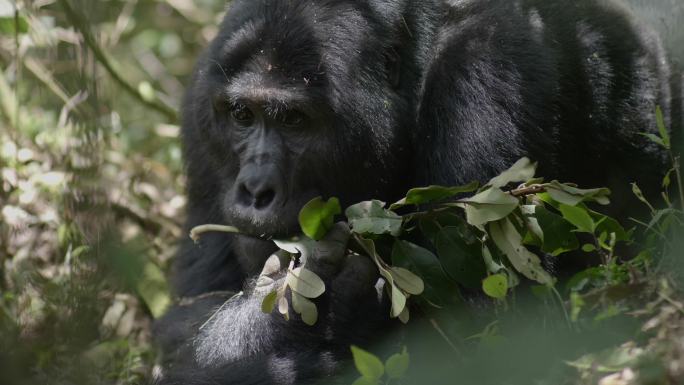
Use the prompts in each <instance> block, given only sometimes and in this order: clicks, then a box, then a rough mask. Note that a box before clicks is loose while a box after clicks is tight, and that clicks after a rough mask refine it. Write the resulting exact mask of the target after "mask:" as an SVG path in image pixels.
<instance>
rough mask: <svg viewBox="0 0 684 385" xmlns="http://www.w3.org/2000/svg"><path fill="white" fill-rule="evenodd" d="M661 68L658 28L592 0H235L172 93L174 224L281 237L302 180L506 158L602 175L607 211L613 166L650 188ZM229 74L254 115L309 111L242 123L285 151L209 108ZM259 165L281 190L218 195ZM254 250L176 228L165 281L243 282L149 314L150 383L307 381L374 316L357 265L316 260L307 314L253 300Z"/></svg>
mask: <svg viewBox="0 0 684 385" xmlns="http://www.w3.org/2000/svg"><path fill="white" fill-rule="evenodd" d="M669 78H670V73H669V69H668V65H667V63H666V60H665V57H664V54H663V52H662V50H661V46H660V45H659V42H658V40H657V39H656V38H655V37H654V36H652V35H651V34H649V33H648V32H647V31H645V30H643V29H641V28H640V27H638V26H637V25H636V24H635V23H634V22H633V21H632V19H631V18H630V15H628V14H627V12H625V11H624V10H622V9H620V8H619V7H617V6H615V5H613V4H612V3H610V2H608V1H603V0H443V1H441V0H420V1H410V0H235V1H233V2H232V4H231V5H230V9H229V12H228V14H227V17H226V19H225V20H224V22H223V23H222V25H221V28H220V33H219V34H218V36H217V37H216V39H215V40H214V41H213V42H212V43H211V45H210V46H209V48H208V49H207V50H206V52H205V54H204V55H203V56H202V58H201V59H200V60H199V63H198V64H197V69H196V72H195V75H194V78H193V80H192V82H191V85H190V87H189V89H188V92H187V95H186V99H185V105H184V109H183V117H184V122H183V143H184V148H185V159H186V164H187V173H188V196H189V201H188V202H189V207H188V216H189V218H188V221H187V227H188V228H191V227H193V226H196V225H200V224H206V223H226V224H235V225H238V226H240V227H241V228H243V229H245V228H246V229H248V231H250V232H252V233H254V234H257V235H259V234H266V235H284V234H292V233H293V232H295V231H296V229H297V227H296V223H297V222H296V213H297V211H298V210H299V208H300V207H301V205H302V204H303V203H304V202H306V201H307V200H308V199H310V198H311V197H313V196H316V195H323V196H338V197H339V198H340V199H341V201H342V202H343V205H345V204H350V203H354V202H356V201H360V200H365V199H369V198H379V199H384V200H387V201H393V200H395V199H397V198H399V197H400V196H401V195H402V194H403V193H404V192H405V191H406V189H407V188H409V187H414V186H420V185H428V184H442V185H457V184H463V183H466V182H469V181H472V180H480V181H483V180H487V179H489V178H490V177H492V176H494V175H496V174H497V173H499V172H500V171H502V170H504V169H505V168H507V167H508V166H510V165H511V164H512V163H513V162H515V161H516V160H517V159H519V158H520V157H522V156H528V157H530V158H532V159H534V160H536V161H538V162H539V164H540V171H539V174H541V175H543V176H545V177H547V178H548V179H551V178H554V179H560V180H563V181H571V182H575V183H578V184H580V185H582V186H588V187H589V186H605V185H608V186H609V187H611V188H612V189H613V191H614V201H616V203H615V204H614V205H613V208H614V210H616V211H617V212H618V213H619V212H620V211H621V210H623V209H624V208H625V207H626V206H627V205H631V204H633V203H634V201H633V200H630V198H629V197H630V196H631V195H630V193H629V191H630V186H629V182H633V181H637V182H639V184H640V186H641V187H642V188H644V189H645V190H647V193H654V191H655V190H656V189H657V187H658V185H659V178H660V175H661V172H662V170H663V169H664V167H665V166H664V161H665V155H664V153H663V152H662V151H660V150H659V149H658V148H657V147H656V146H655V145H653V144H651V143H649V142H648V141H647V140H646V139H645V138H644V137H643V136H641V135H640V133H642V132H651V133H655V132H656V131H657V130H656V128H655V114H654V112H655V106H656V105H660V106H661V108H662V109H663V111H664V112H665V116H666V121H667V124H670V113H671V106H670V100H671V94H670V92H671V90H670V88H669V85H668V84H669V83H668V82H669ZM246 90H253V91H249V92H251V94H249V95H251V96H249V97H255V98H260V99H259V100H262V101H263V103H264V105H267V107H264V111H266V112H265V113H264V114H265V115H264V116H266V117H265V118H264V119H265V120H264V121H266V120H268V119H270V116H277V115H278V114H279V113H281V111H282V110H287V109H288V108H290V107H291V106H292V105H294V106H297V108H298V109H300V110H302V111H304V112H305V113H307V114H308V115H309V116H310V117H311V120H310V121H311V122H313V123H315V124H312V125H313V126H312V127H308V128H307V130H302V131H301V132H296V133H291V132H289V131H288V133H282V134H281V133H277V134H276V136H273V137H271V136H264V137H262V138H261V139H259V140H260V142H259V143H262V141H266V142H267V143H283V144H282V146H283V148H285V150H282V151H281V149H280V148H279V147H278V148H277V149H275V147H277V146H280V144H268V146H264V145H263V143H262V144H255V143H254V141H253V140H251V139H248V138H250V136H249V135H252V134H251V133H248V132H245V133H243V134H239V135H238V134H237V133H236V132H238V130H237V129H236V128H235V127H234V125H233V126H231V124H232V123H230V122H228V121H227V120H224V119H225V117H224V116H222V114H223V113H224V112H222V111H223V110H222V106H220V105H219V106H218V107H217V98H218V100H219V104H221V103H223V102H225V103H226V105H228V104H231V103H233V104H234V103H236V101H237V100H240V98H243V97H244V95H243V93H244V92H247V91H246ZM217 95H219V96H218V97H217ZM222 98H223V99H222ZM673 112H675V113H679V114H681V108H678V109H675V111H673ZM240 132H242V131H240ZM264 132H267V131H264ZM268 132H270V131H268ZM282 132H285V131H282ZM240 135H242V136H240ZM268 135H271V134H268ZM245 138H247V139H245ZM243 142H244V143H243ZM286 150H287V151H286ZM249 154H252V155H254V154H256V155H254V156H257V155H258V156H257V157H262V158H264V159H266V158H268V159H266V160H263V162H262V160H257V161H254V160H253V159H252V158H254V156H252V158H250V156H249ZM273 157H275V158H277V161H273ZM259 159H261V158H259ZM250 162H252V163H250ZM253 164H256V165H257V166H258V167H257V166H254V167H256V168H255V169H254V170H256V171H254V170H252V171H249V172H248V171H245V169H246V168H247V167H252V165H253ZM264 164H269V165H270V166H269V167H271V166H273V167H271V168H269V171H268V172H266V171H263V170H264V167H265V166H264ZM259 170H261V171H259ZM274 170H275V171H274ZM270 178H274V180H278V181H280V183H278V184H277V186H270V185H269V186H270V187H268V188H270V189H271V190H273V191H275V192H274V194H275V195H276V198H275V201H276V202H283V203H282V204H279V205H278V206H277V207H275V208H270V207H269V208H268V210H267V211H265V213H266V214H268V215H262V214H264V212H257V211H255V210H256V209H255V208H254V207H247V208H245V209H244V210H242V209H240V210H242V211H240V210H238V209H235V207H237V206H236V205H237V204H236V203H235V202H236V201H235V199H237V198H235V196H236V195H235V194H237V192H236V191H237V190H238V188H239V186H238V185H239V184H240V183H243V182H242V180H243V179H244V180H247V181H252V182H250V183H262V182H263V180H264V179H270ZM267 182H268V181H267ZM245 183H246V182H245ZM264 183H266V182H264ZM269 183H270V182H269ZM649 189H652V190H649ZM269 191H270V190H269ZM248 206H249V205H248ZM273 251H274V246H273V245H272V244H271V243H270V242H266V241H259V240H255V239H254V238H251V237H243V236H231V235H226V234H217V233H214V234H207V235H206V236H205V237H203V239H202V242H201V244H200V246H197V245H194V244H193V243H192V242H191V241H189V240H186V241H184V243H183V245H182V246H181V250H180V253H179V255H178V257H177V261H176V266H175V267H176V273H175V287H176V289H177V294H178V295H179V296H182V297H192V296H197V295H202V294H205V293H210V292H214V291H234V292H238V291H240V290H244V294H243V295H242V296H240V297H238V298H234V299H232V300H230V301H228V302H226V303H225V304H224V300H225V299H226V298H227V297H221V299H220V300H217V299H215V298H214V299H206V298H204V299H200V300H198V301H195V302H193V303H192V304H189V305H184V306H180V307H178V308H176V309H174V310H172V311H171V312H170V313H169V314H168V315H167V316H166V317H165V318H164V319H163V320H162V321H161V322H159V323H158V324H157V328H156V330H157V335H158V341H159V342H160V343H161V345H162V346H163V348H164V350H165V352H166V358H167V365H166V370H165V371H164V375H163V377H162V379H161V380H160V383H163V384H271V383H277V384H290V383H297V384H301V383H305V382H307V381H309V380H313V379H316V378H326V376H330V375H333V374H334V373H335V372H336V370H337V369H338V367H339V363H340V362H341V361H340V360H342V359H343V358H344V357H347V356H348V346H349V344H351V343H357V344H362V345H363V344H367V343H368V342H369V341H371V340H372V338H371V337H372V336H374V335H375V332H376V331H377V330H379V329H378V328H384V327H385V326H384V325H386V323H387V320H386V317H387V311H386V309H385V308H383V307H382V305H381V304H378V303H376V302H374V301H372V300H369V298H372V297H373V295H372V294H371V293H372V292H373V290H374V288H373V285H372V283H373V280H374V275H373V273H372V272H370V273H369V271H370V270H368V268H367V266H366V267H364V266H363V263H361V264H359V263H344V264H342V265H341V266H339V267H338V269H337V270H336V271H335V273H334V274H332V275H330V276H328V277H326V279H327V280H328V282H329V289H328V291H327V292H326V293H325V294H324V295H323V298H322V299H320V301H319V310H320V311H321V315H322V316H321V319H320V320H319V323H317V324H316V326H314V327H308V326H306V325H304V324H303V323H302V322H301V321H299V320H290V321H289V322H285V321H283V320H282V317H281V316H280V315H265V314H262V313H261V312H260V310H259V303H260V296H259V295H256V294H254V293H253V289H252V284H251V282H252V278H254V277H255V275H257V274H258V273H259V271H260V269H261V267H262V266H263V263H264V261H265V259H266V257H268V256H269V255H270V254H271V253H272V252H273ZM359 269H361V270H362V271H363V272H362V273H361V274H359ZM360 278H363V279H360ZM221 304H222V305H221ZM219 306H220V308H219V310H218V311H216V309H217V308H218V307H219ZM214 311H216V314H214V315H213V316H212V318H211V319H210V320H209V321H207V319H208V317H209V316H210V315H211V314H213V313H214ZM203 324H204V327H203V328H202V329H201V330H200V326H201V325H203Z"/></svg>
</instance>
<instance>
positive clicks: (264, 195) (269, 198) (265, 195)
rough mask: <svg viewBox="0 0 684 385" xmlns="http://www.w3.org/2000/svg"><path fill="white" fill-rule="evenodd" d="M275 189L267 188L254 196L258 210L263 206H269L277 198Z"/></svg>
mask: <svg viewBox="0 0 684 385" xmlns="http://www.w3.org/2000/svg"><path fill="white" fill-rule="evenodd" d="M275 195H276V193H275V191H274V190H273V189H266V190H264V191H260V192H259V193H258V194H257V195H256V197H255V198H254V208H255V209H257V210H261V209H263V208H266V207H268V206H269V205H270V204H271V202H273V200H274V199H275Z"/></svg>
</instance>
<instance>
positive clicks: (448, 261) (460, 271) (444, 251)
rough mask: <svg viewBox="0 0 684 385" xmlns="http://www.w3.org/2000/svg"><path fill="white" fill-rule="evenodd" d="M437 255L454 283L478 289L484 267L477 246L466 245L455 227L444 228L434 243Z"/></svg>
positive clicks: (483, 273)
mask: <svg viewBox="0 0 684 385" xmlns="http://www.w3.org/2000/svg"><path fill="white" fill-rule="evenodd" d="M435 246H436V248H437V255H439V259H440V261H441V262H442V268H443V269H444V271H445V272H446V273H447V274H448V275H449V276H450V277H452V278H453V279H454V280H455V281H456V282H458V283H460V284H462V285H464V286H466V287H469V288H478V287H480V281H481V280H482V278H483V277H484V276H485V265H484V261H483V259H482V256H481V252H482V251H481V248H480V246H479V245H477V244H475V245H468V244H466V243H465V241H464V240H463V236H462V235H461V233H460V232H459V229H458V228H456V227H451V226H449V227H445V228H443V229H442V231H440V233H439V234H438V235H437V240H436V242H435Z"/></svg>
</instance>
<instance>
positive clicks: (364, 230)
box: [345, 200, 402, 237]
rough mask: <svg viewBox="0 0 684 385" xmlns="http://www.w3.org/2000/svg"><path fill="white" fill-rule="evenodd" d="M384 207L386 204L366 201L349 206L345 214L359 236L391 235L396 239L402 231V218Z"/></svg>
mask: <svg viewBox="0 0 684 385" xmlns="http://www.w3.org/2000/svg"><path fill="white" fill-rule="evenodd" d="M384 207H385V203H384V202H381V201H378V200H372V201H366V202H361V203H357V204H355V205H352V206H349V207H348V208H347V210H346V211H345V214H346V215H347V219H348V220H349V224H350V225H351V227H352V230H353V231H354V232H355V233H357V234H391V235H392V236H395V237H396V236H398V235H399V233H400V231H401V223H402V218H401V216H399V215H397V214H396V213H394V212H392V211H390V210H387V209H385V208H384Z"/></svg>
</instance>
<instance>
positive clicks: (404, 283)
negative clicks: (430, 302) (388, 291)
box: [389, 266, 425, 295]
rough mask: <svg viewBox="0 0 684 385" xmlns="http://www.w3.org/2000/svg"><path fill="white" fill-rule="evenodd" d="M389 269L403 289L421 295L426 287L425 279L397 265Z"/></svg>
mask: <svg viewBox="0 0 684 385" xmlns="http://www.w3.org/2000/svg"><path fill="white" fill-rule="evenodd" d="M389 270H390V274H392V278H393V279H394V283H395V284H396V285H397V286H399V288H400V289H402V290H403V291H405V292H407V293H409V294H413V295H419V294H421V293H422V292H423V290H424V289H425V286H424V284H423V280H422V279H420V277H419V276H417V275H415V274H413V273H412V272H410V271H409V270H407V269H404V268H403V267H396V266H392V267H390V269H389Z"/></svg>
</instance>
